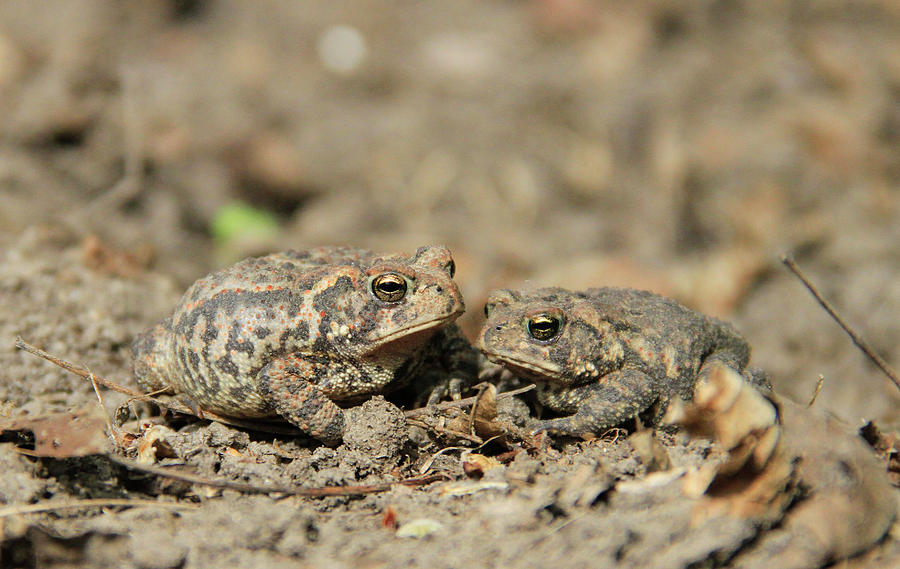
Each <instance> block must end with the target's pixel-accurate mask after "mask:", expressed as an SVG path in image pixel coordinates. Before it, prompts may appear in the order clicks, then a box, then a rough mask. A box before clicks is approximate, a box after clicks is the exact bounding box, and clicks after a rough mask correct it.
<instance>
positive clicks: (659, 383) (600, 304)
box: [477, 288, 750, 435]
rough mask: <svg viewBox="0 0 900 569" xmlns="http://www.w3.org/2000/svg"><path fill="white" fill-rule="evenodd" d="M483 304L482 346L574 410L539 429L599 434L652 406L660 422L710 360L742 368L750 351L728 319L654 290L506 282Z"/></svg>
mask: <svg viewBox="0 0 900 569" xmlns="http://www.w3.org/2000/svg"><path fill="white" fill-rule="evenodd" d="M484 310H485V315H486V316H487V320H486V322H485V323H484V327H483V328H482V330H481V333H480V334H479V336H478V341H477V346H478V348H479V349H480V350H481V351H483V352H484V353H485V355H487V357H488V359H490V360H492V361H494V362H497V363H499V364H502V365H503V366H505V367H506V368H507V369H508V370H510V371H512V372H513V373H514V374H515V375H516V376H518V377H520V378H524V379H526V380H529V381H533V382H535V384H536V385H537V397H538V400H539V401H540V402H541V403H543V404H544V405H546V406H547V407H549V408H550V409H552V410H554V411H557V412H559V413H562V414H565V415H568V416H567V417H560V418H556V419H547V420H544V421H541V422H540V424H539V427H538V429H539V430H547V431H552V432H557V433H562V434H570V435H579V434H591V433H595V434H596V433H600V432H602V431H603V430H605V429H608V428H610V427H614V426H616V425H618V424H620V423H622V422H624V421H626V420H627V419H631V418H634V417H636V416H638V414H641V413H644V412H645V411H648V410H650V408H651V407H655V410H654V412H651V413H649V414H648V415H647V416H645V419H650V421H649V423H650V424H655V422H656V421H655V420H654V419H657V418H658V417H659V416H661V414H662V412H663V411H664V410H665V408H666V406H667V405H668V401H669V399H670V398H671V397H681V398H682V399H690V397H691V394H692V393H693V390H694V385H695V383H696V382H697V381H698V379H701V378H702V377H703V375H704V374H705V373H706V370H707V369H709V366H712V365H714V364H716V363H722V364H725V365H727V366H729V367H731V368H732V369H734V370H735V371H737V372H739V373H740V372H742V371H744V368H745V366H746V365H747V362H748V361H749V359H750V347H749V346H748V345H747V342H746V341H745V340H744V339H743V338H742V337H741V336H740V334H738V332H737V330H735V329H734V327H732V326H731V325H730V324H728V323H726V322H722V321H721V320H718V319H715V318H711V317H708V316H706V315H703V314H700V313H698V312H695V311H693V310H690V309H689V308H687V307H685V306H683V305H682V304H679V303H678V302H676V301H674V300H672V299H669V298H664V297H662V296H659V295H657V294H653V293H650V292H647V291H640V290H633V289H619V288H597V289H589V290H587V291H584V292H581V291H570V290H566V289H563V288H540V289H536V290H533V291H526V292H523V291H514V290H509V289H501V290H497V291H494V292H492V293H491V294H490V296H489V297H488V301H487V304H485V309H484ZM748 377H749V374H748Z"/></svg>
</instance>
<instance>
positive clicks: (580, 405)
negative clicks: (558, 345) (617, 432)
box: [535, 368, 659, 435]
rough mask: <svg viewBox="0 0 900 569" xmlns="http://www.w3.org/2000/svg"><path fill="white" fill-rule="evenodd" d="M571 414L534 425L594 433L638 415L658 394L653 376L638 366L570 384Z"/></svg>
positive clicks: (568, 432) (570, 432)
mask: <svg viewBox="0 0 900 569" xmlns="http://www.w3.org/2000/svg"><path fill="white" fill-rule="evenodd" d="M573 390H574V393H571V394H569V396H570V397H574V398H576V399H578V401H577V402H576V406H577V409H576V411H575V414H574V415H570V416H568V417H560V418H558V419H547V420H544V421H541V423H540V426H539V427H538V428H537V429H535V432H539V431H551V432H555V433H559V434H563V435H586V434H597V433H600V432H601V431H603V430H604V429H608V428H610V427H615V426H616V425H618V424H620V423H622V422H624V421H626V420H628V419H631V418H632V417H635V416H637V415H638V414H639V413H640V412H642V411H644V410H645V409H647V408H648V407H650V405H652V404H653V403H654V402H655V401H656V400H657V399H658V398H659V390H658V389H657V387H656V385H655V383H654V381H653V378H651V377H650V376H649V375H647V374H646V373H644V372H643V371H640V370H638V369H632V368H626V369H622V370H619V371H615V372H612V373H609V374H607V375H606V376H604V377H603V378H601V379H600V380H599V381H598V382H597V383H592V384H588V385H583V386H580V387H576V388H573Z"/></svg>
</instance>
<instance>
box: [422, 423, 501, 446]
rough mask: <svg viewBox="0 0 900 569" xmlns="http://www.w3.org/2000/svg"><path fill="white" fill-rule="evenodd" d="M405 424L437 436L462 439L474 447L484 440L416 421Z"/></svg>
mask: <svg viewBox="0 0 900 569" xmlns="http://www.w3.org/2000/svg"><path fill="white" fill-rule="evenodd" d="M406 422H407V423H408V424H410V425H413V426H416V427H422V428H423V429H428V430H429V431H433V432H435V433H437V434H439V435H448V436H451V437H456V438H457V439H463V440H466V441H469V442H472V443H475V444H476V445H480V444H483V443H484V440H483V439H482V438H481V437H479V436H476V435H470V434H469V433H464V432H462V431H454V430H453V429H446V428H444V427H438V426H437V425H429V424H428V423H426V422H424V421H420V420H418V419H409V418H407V419H406Z"/></svg>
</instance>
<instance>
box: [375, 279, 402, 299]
mask: <svg viewBox="0 0 900 569" xmlns="http://www.w3.org/2000/svg"><path fill="white" fill-rule="evenodd" d="M372 294H374V295H375V296H376V297H377V298H378V300H381V301H384V302H397V301H399V300H402V299H403V297H404V296H406V279H404V278H403V277H401V276H400V275H398V274H397V273H385V274H383V275H378V276H377V277H375V278H374V279H372Z"/></svg>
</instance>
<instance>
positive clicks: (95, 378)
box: [16, 336, 301, 436]
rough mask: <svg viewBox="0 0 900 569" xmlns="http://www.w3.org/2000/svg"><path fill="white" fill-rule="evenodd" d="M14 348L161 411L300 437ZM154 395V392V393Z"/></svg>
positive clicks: (21, 343)
mask: <svg viewBox="0 0 900 569" xmlns="http://www.w3.org/2000/svg"><path fill="white" fill-rule="evenodd" d="M16 347H17V348H19V349H20V350H25V351H26V352H28V353H30V354H33V355H35V356H37V357H39V358H43V359H45V360H47V361H48V362H50V363H53V364H55V365H57V366H59V367H61V368H63V369H64V370H66V371H70V372H72V373H74V374H75V375H77V376H80V377H83V378H84V379H87V380H89V381H91V382H96V383H98V384H100V385H102V386H103V387H105V388H107V389H111V390H113V391H117V392H119V393H124V394H125V395H128V396H130V397H132V398H133V399H138V400H140V401H149V402H151V403H153V404H155V405H158V406H160V407H162V408H163V409H169V410H170V411H175V412H176V413H181V414H183V415H190V416H192V417H197V418H198V419H212V420H214V421H218V422H219V423H224V424H226V425H232V426H235V427H241V428H244V429H250V430H253V431H259V432H262V433H271V434H275V435H288V436H297V435H300V434H301V432H300V431H299V430H298V429H295V428H291V427H285V426H280V425H270V424H268V423H265V422H259V421H242V420H240V419H235V418H233V417H224V416H222V415H217V414H215V413H211V412H209V411H203V416H202V417H201V416H199V415H197V414H196V413H195V412H194V411H193V410H191V409H190V408H189V407H188V406H187V405H182V404H180V403H177V402H175V401H163V400H162V399H158V398H156V397H152V396H151V395H148V394H145V393H141V392H140V391H137V390H134V389H131V388H128V387H125V386H124V385H120V384H118V383H116V382H114V381H109V380H108V379H104V378H102V377H100V376H99V375H96V374H94V373H92V372H91V371H90V370H89V369H87V368H83V367H80V366H77V365H75V364H73V363H71V362H68V361H66V360H64V359H61V358H58V357H56V356H54V355H52V354H49V353H47V352H45V351H44V350H42V349H40V348H38V347H35V346H33V345H32V344H29V343H28V342H26V341H25V340H23V339H22V338H21V337H20V336H17V337H16ZM154 393H156V392H154Z"/></svg>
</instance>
